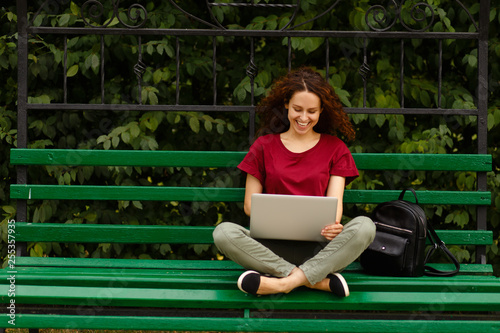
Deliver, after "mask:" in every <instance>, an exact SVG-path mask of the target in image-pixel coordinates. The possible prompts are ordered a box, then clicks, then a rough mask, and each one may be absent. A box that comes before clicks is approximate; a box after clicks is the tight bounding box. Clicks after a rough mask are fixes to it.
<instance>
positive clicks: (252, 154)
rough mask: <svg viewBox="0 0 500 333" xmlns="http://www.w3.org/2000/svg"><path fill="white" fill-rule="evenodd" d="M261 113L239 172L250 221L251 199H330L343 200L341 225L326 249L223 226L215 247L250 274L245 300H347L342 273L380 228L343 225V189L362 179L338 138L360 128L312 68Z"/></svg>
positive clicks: (328, 233)
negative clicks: (314, 292) (293, 296)
mask: <svg viewBox="0 0 500 333" xmlns="http://www.w3.org/2000/svg"><path fill="white" fill-rule="evenodd" d="M257 111H258V112H259V113H260V114H261V122H262V126H261V128H260V130H259V132H258V135H259V137H258V139H257V140H256V141H255V142H254V144H253V145H252V146H251V147H250V151H249V152H248V154H247V155H246V157H245V158H244V160H243V161H242V162H241V163H240V165H239V166H238V168H239V169H240V170H242V171H243V172H245V173H246V177H247V178H246V188H245V202H244V209H245V213H246V214H247V215H250V207H251V204H252V202H251V196H252V194H253V193H271V194H293V195H311V196H332V197H336V198H338V208H337V218H336V220H335V221H332V223H331V224H330V225H328V226H326V227H325V228H324V229H323V230H322V232H321V234H322V235H323V237H324V238H325V241H324V242H323V243H316V242H299V241H279V240H262V239H259V240H256V239H253V238H251V237H250V235H249V231H248V230H247V229H246V228H243V227H241V226H240V225H237V224H235V223H232V222H223V223H221V224H219V225H218V226H217V228H216V229H215V231H214V234H213V236H214V241H215V244H216V246H217V248H218V249H219V250H220V251H221V253H223V254H224V255H225V256H227V257H228V258H229V259H231V260H233V261H235V262H236V263H238V264H240V265H241V266H243V267H245V268H247V269H249V271H247V272H245V273H243V274H242V275H241V276H240V278H239V279H238V287H239V288H240V289H241V290H242V291H243V292H247V293H251V294H255V295H265V294H275V293H288V292H290V291H292V290H293V289H295V288H297V287H299V286H306V287H309V288H313V289H319V290H324V291H328V292H333V293H334V294H336V295H338V296H341V297H345V296H348V295H349V287H348V285H347V282H346V281H345V279H344V278H343V277H342V275H341V274H340V273H338V272H339V271H341V270H343V269H344V268H345V267H346V266H347V265H349V264H350V263H351V262H353V261H354V260H356V258H357V257H358V256H359V255H360V254H361V253H362V252H363V251H364V250H365V249H366V248H367V247H368V245H369V244H370V243H371V242H372V241H373V238H374V237H375V225H374V224H373V222H372V221H371V220H370V219H369V218H367V217H357V218H355V219H353V220H351V221H350V222H349V223H347V224H346V225H345V226H344V225H342V224H341V223H340V220H341V218H342V202H343V200H342V199H343V195H344V188H345V186H346V185H347V184H349V183H350V182H351V181H352V180H353V179H354V178H356V177H357V176H358V171H357V169H356V165H355V163H354V160H353V158H352V156H351V153H350V151H349V150H348V148H347V147H346V145H345V144H344V143H343V142H342V141H341V140H340V139H339V138H338V137H337V135H338V134H342V135H344V136H345V137H346V138H347V139H348V140H352V139H353V138H354V135H355V132H354V128H353V126H352V124H351V123H350V122H349V119H348V117H347V114H346V113H345V112H344V110H343V109H342V106H341V104H340V101H339V98H338V96H337V95H336V94H335V92H334V90H333V88H332V87H331V86H330V85H329V84H328V82H327V81H325V80H324V79H323V78H322V76H321V75H320V74H319V73H317V72H315V71H313V70H311V69H309V68H302V69H300V70H297V71H294V72H291V73H289V74H288V75H286V76H284V77H283V78H281V79H280V80H278V81H277V82H276V83H275V84H274V86H273V88H272V90H271V91H270V93H269V94H268V96H267V97H266V98H264V99H263V100H262V102H261V103H260V104H259V106H258V107H257ZM304 222H305V223H307V221H304ZM283 228H286V226H283Z"/></svg>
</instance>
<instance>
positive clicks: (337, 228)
mask: <svg viewBox="0 0 500 333" xmlns="http://www.w3.org/2000/svg"><path fill="white" fill-rule="evenodd" d="M344 187H345V178H344V177H340V176H330V181H329V183H328V189H327V190H326V196H327V197H335V198H337V199H338V203H337V218H336V221H335V223H333V224H330V225H328V226H326V227H325V228H324V229H323V230H322V231H321V234H322V235H323V237H325V238H326V239H327V240H329V241H331V240H332V239H334V238H335V237H337V236H338V234H340V233H341V232H342V230H343V229H344V226H343V225H342V224H340V220H341V219H342V212H343V202H344V200H343V199H344Z"/></svg>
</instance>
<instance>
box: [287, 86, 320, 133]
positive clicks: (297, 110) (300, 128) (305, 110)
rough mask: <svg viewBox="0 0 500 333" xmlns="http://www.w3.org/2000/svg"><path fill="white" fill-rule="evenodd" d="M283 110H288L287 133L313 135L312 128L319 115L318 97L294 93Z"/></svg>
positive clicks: (302, 92) (307, 93) (303, 92)
mask: <svg viewBox="0 0 500 333" xmlns="http://www.w3.org/2000/svg"><path fill="white" fill-rule="evenodd" d="M285 108H286V109H288V120H289V121H290V129H289V131H293V132H294V134H299V135H306V134H312V133H314V130H313V127H314V126H316V124H317V123H318V121H319V116H320V114H321V99H320V98H319V97H318V95H316V94H313V93H311V92H309V91H299V92H296V93H295V94H293V96H292V98H290V101H289V102H288V103H287V104H285Z"/></svg>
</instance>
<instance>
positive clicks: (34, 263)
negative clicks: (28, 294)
mask: <svg viewBox="0 0 500 333" xmlns="http://www.w3.org/2000/svg"><path fill="white" fill-rule="evenodd" d="M430 265H431V266H433V267H435V268H437V269H440V270H451V269H452V268H453V267H454V266H453V264H430ZM16 267H19V268H22V267H28V268H29V267H56V268H64V269H69V268H104V269H148V270H182V271H189V270H207V271H233V272H235V271H237V272H238V274H239V273H241V271H242V270H243V267H241V266H240V265H238V264H236V263H235V262H233V261H230V260H151V259H141V260H139V259H106V258H56V257H46V258H38V257H18V258H16ZM345 270H346V271H349V272H361V271H362V268H361V265H360V264H359V262H353V263H352V264H350V265H349V266H348V267H347V268H346V269H345ZM492 273H493V268H492V266H491V265H482V264H461V265H460V274H461V275H463V274H480V275H491V274H492Z"/></svg>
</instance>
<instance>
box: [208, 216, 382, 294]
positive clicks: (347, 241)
mask: <svg viewBox="0 0 500 333" xmlns="http://www.w3.org/2000/svg"><path fill="white" fill-rule="evenodd" d="M213 236H214V241H215V244H216V246H217V248H218V249H219V250H220V251H221V252H222V253H223V254H224V255H225V256H226V257H228V258H229V259H231V260H233V261H234V262H236V263H238V264H240V265H241V266H243V267H245V268H247V269H252V270H255V271H257V272H259V273H262V274H269V275H271V276H272V277H268V276H265V275H262V276H261V277H260V284H259V287H258V290H257V294H261V295H265V294H275V293H288V292H290V291H292V290H293V289H295V288H297V287H300V286H306V287H309V288H313V289H318V290H324V291H330V290H331V289H330V278H328V277H327V276H328V274H331V273H335V272H338V271H341V270H342V269H344V268H345V267H346V266H347V265H349V264H350V263H351V262H353V261H354V260H356V258H357V257H358V256H359V255H360V254H361V253H362V252H363V251H364V250H365V249H366V248H367V247H368V245H369V244H370V243H371V242H372V241H373V238H374V237H375V225H374V224H373V222H372V221H371V220H370V219H369V218H367V217H357V218H355V219H353V220H352V221H350V222H349V223H347V224H346V225H345V227H344V229H343V231H342V232H341V233H340V234H339V235H338V236H337V237H336V238H334V239H333V240H332V241H330V242H328V243H327V244H326V246H325V247H324V248H323V249H322V250H320V251H319V252H318V253H317V254H315V255H314V256H313V257H312V258H310V259H308V260H306V261H305V262H303V263H302V264H301V265H299V266H297V265H295V264H292V263H290V262H289V261H287V260H285V259H283V258H282V257H281V256H279V255H277V254H276V253H275V252H273V251H272V250H270V249H269V248H268V247H266V246H265V245H263V244H261V243H260V242H258V241H256V240H255V239H253V238H251V237H250V235H249V231H248V230H247V229H245V228H243V227H241V226H239V225H237V224H235V223H231V222H224V223H221V224H220V225H219V226H217V228H216V229H215V231H214V234H213Z"/></svg>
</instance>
